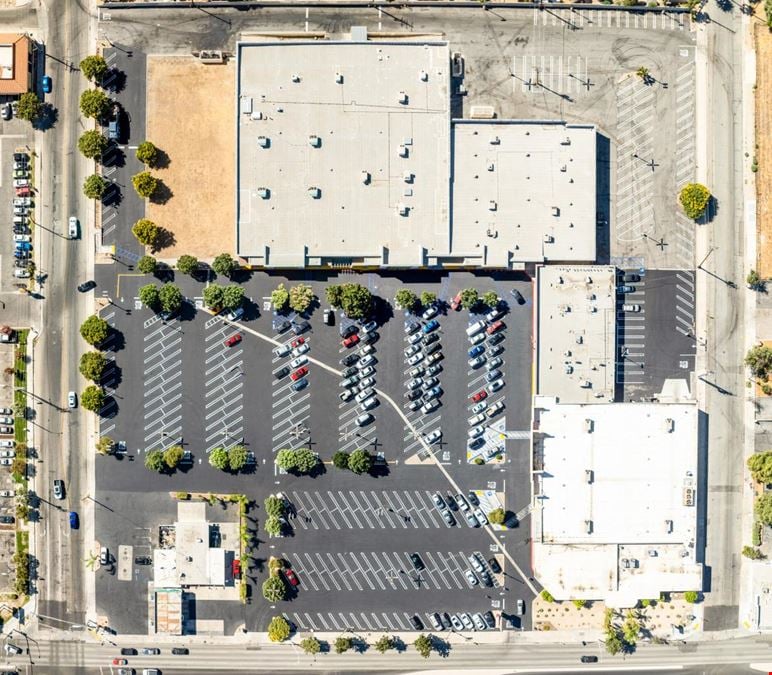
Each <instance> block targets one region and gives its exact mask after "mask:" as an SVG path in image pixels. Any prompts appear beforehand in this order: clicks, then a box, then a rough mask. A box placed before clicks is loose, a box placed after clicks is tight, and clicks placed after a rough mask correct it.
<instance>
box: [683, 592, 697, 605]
mask: <svg viewBox="0 0 772 675" xmlns="http://www.w3.org/2000/svg"><path fill="white" fill-rule="evenodd" d="M699 599H700V594H699V593H698V592H697V591H686V593H684V600H686V602H689V603H691V604H692V605H693V604H694V603H695V602H697V601H698V600H699Z"/></svg>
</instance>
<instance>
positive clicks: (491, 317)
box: [485, 309, 503, 323]
mask: <svg viewBox="0 0 772 675" xmlns="http://www.w3.org/2000/svg"><path fill="white" fill-rule="evenodd" d="M502 314H503V312H502V311H501V310H498V309H492V310H491V311H490V312H488V313H487V314H486V315H485V320H486V321H488V322H490V323H493V322H494V321H495V320H496V319H498V318H499V317H500V316H501V315H502Z"/></svg>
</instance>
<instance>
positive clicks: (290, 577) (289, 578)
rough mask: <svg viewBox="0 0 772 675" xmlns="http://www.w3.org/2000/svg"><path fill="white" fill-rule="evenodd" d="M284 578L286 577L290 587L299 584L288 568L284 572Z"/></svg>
mask: <svg viewBox="0 0 772 675" xmlns="http://www.w3.org/2000/svg"><path fill="white" fill-rule="evenodd" d="M284 576H285V577H287V581H288V582H289V583H290V585H292V586H297V585H298V584H299V583H300V581H299V580H298V578H297V576H295V573H294V572H293V571H292V570H291V569H289V568H287V569H285V570H284Z"/></svg>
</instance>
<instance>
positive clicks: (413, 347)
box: [405, 345, 421, 358]
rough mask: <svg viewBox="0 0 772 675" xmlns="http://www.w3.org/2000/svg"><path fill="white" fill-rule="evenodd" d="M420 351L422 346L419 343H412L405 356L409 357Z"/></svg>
mask: <svg viewBox="0 0 772 675" xmlns="http://www.w3.org/2000/svg"><path fill="white" fill-rule="evenodd" d="M419 351H421V348H420V347H419V346H418V345H410V346H409V347H408V348H407V349H406V350H405V358H409V357H411V356H413V355H414V354H417V353H418V352H419Z"/></svg>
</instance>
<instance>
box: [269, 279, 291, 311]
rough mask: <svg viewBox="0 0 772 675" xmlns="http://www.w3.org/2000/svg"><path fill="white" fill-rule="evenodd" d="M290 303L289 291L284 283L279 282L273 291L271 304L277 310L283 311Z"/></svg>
mask: <svg viewBox="0 0 772 675" xmlns="http://www.w3.org/2000/svg"><path fill="white" fill-rule="evenodd" d="M288 303H289V291H287V289H286V288H285V287H284V284H279V285H278V286H277V287H276V288H275V289H274V290H273V291H272V292H271V304H272V305H273V308H274V309H275V310H276V311H277V312H282V311H284V310H285V309H286V308H287V304H288Z"/></svg>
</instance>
